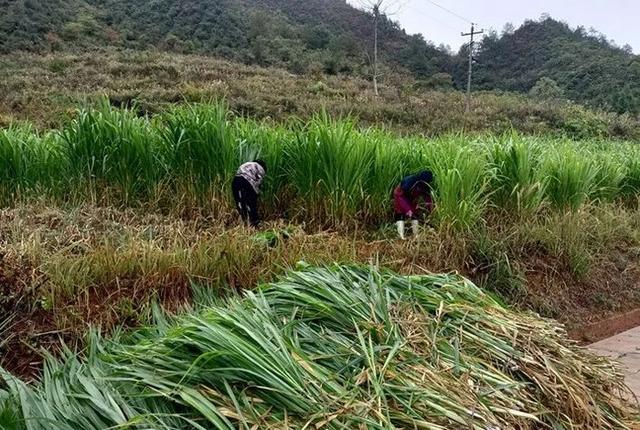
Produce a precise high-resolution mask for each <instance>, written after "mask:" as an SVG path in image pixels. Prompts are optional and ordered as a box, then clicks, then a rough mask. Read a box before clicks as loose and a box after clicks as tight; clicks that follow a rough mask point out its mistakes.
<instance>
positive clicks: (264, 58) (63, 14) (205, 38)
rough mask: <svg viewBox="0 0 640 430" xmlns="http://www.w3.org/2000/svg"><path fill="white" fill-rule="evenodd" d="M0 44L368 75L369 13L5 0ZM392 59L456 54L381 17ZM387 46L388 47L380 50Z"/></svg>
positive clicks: (263, 0) (432, 69)
mask: <svg viewBox="0 0 640 430" xmlns="http://www.w3.org/2000/svg"><path fill="white" fill-rule="evenodd" d="M0 9H3V10H6V11H7V13H5V14H4V15H3V16H0V52H3V53H7V52H11V51H14V50H29V51H37V52H42V51H50V50H57V49H62V48H70V47H74V48H77V47H90V46H95V45H105V44H106V45H115V46H122V47H126V48H132V49H148V48H159V49H162V50H169V51H174V52H181V53H200V54H210V55H216V56H220V57H223V58H226V59H231V60H236V61H242V62H245V63H251V64H259V65H262V66H281V67H287V68H288V69H290V70H292V71H294V72H297V73H302V72H305V71H307V70H308V69H309V68H310V67H312V68H319V69H321V70H322V71H324V72H326V73H329V74H336V73H355V74H365V73H368V72H367V70H366V69H367V67H368V65H369V63H370V62H369V60H368V59H367V58H368V57H367V54H366V53H367V50H368V48H369V45H371V43H372V40H373V37H372V36H373V28H372V19H371V16H370V15H368V14H366V13H364V12H362V11H359V10H357V9H355V8H353V7H351V6H349V5H348V4H347V3H346V2H345V0H308V1H305V2H299V1H295V0H258V1H253V0H251V1H250V0H196V1H189V2H184V1H176V0H154V1H144V2H131V1H126V0H71V1H66V0H2V1H0ZM380 40H381V51H382V56H383V57H386V59H387V60H389V61H388V64H390V65H393V66H395V67H397V66H400V67H403V68H408V69H409V70H411V71H412V72H413V73H415V74H417V75H420V76H431V75H433V74H434V73H437V72H439V71H441V70H449V69H450V68H451V65H450V64H449V63H450V62H451V61H452V58H451V57H450V56H449V55H448V53H446V52H444V51H441V50H438V49H436V48H434V47H432V46H431V45H429V44H427V43H425V41H424V40H423V39H422V38H421V37H419V36H409V35H407V34H406V33H405V32H404V31H403V30H402V29H401V28H399V27H398V26H397V25H396V24H394V23H393V22H391V21H389V20H383V21H382V22H381V24H380ZM391 53H393V57H392V56H391ZM386 54H389V55H386Z"/></svg>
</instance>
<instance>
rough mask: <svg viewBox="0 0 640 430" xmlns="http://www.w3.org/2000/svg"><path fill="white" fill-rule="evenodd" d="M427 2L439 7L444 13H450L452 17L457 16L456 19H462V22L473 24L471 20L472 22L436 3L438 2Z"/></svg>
mask: <svg viewBox="0 0 640 430" xmlns="http://www.w3.org/2000/svg"><path fill="white" fill-rule="evenodd" d="M427 2H429V3H431V4H432V5H434V6H436V7H438V8H440V9H442V10H443V11H445V12H448V13H450V14H451V15H453V16H455V17H456V18H459V19H461V20H463V21H465V22H468V23H469V24H472V22H471V20H470V19H468V18H465V17H464V16H462V15H460V14H459V13H456V12H454V11H452V10H451V9H448V8H446V7H444V6H442V5H440V4H438V3H436V2H434V1H432V0H427Z"/></svg>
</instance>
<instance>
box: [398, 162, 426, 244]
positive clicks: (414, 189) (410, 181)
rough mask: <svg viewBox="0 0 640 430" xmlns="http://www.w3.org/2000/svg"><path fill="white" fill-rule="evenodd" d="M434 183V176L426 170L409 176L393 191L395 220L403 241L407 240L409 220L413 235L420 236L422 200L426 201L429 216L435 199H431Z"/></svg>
mask: <svg viewBox="0 0 640 430" xmlns="http://www.w3.org/2000/svg"><path fill="white" fill-rule="evenodd" d="M432 182H433V174H432V173H431V172H430V171H428V170H425V171H424V172H421V173H418V174H417V175H411V176H407V177H406V178H404V179H403V180H402V181H401V182H400V185H398V186H397V187H396V189H395V190H394V191H393V209H394V212H395V215H394V219H395V221H396V227H397V228H398V235H399V236H400V238H401V239H404V238H405V234H404V227H405V221H407V220H410V221H411V229H412V232H413V234H414V235H417V234H418V230H419V222H418V218H419V216H421V215H422V213H421V208H420V201H421V200H424V204H425V205H424V210H425V211H426V215H429V214H430V213H431V211H432V210H433V199H432V198H431V183H432Z"/></svg>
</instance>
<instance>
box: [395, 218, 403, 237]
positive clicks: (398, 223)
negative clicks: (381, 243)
mask: <svg viewBox="0 0 640 430" xmlns="http://www.w3.org/2000/svg"><path fill="white" fill-rule="evenodd" d="M396 227H397V229H398V236H400V239H402V240H404V221H396Z"/></svg>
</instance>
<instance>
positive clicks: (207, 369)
mask: <svg viewBox="0 0 640 430" xmlns="http://www.w3.org/2000/svg"><path fill="white" fill-rule="evenodd" d="M156 319H157V321H156V324H155V325H153V326H152V327H149V328H146V329H143V330H139V331H137V332H135V333H134V334H128V335H119V336H115V337H113V338H111V339H103V338H100V337H99V336H98V335H96V334H94V335H92V340H91V341H90V342H89V347H88V348H87V349H86V351H84V352H83V353H82V354H80V355H77V354H75V353H72V352H71V351H68V352H67V353H66V354H65V356H64V357H63V358H62V359H54V358H51V357H50V358H48V360H47V361H46V364H45V367H44V370H43V373H42V376H41V380H40V381H38V382H36V383H34V384H26V383H23V382H21V381H19V380H17V379H16V378H13V377H12V376H11V375H9V374H7V373H6V372H3V373H2V375H1V377H2V382H1V384H2V385H0V386H1V387H2V389H1V390H0V427H2V428H4V429H29V430H40V429H43V430H44V429H47V430H50V429H65V430H67V429H106V428H127V429H214V428H215V429H397V428H407V429H483V430H486V429H537V428H551V429H578V428H580V429H623V428H628V426H629V425H630V420H631V419H632V414H633V413H634V412H633V410H632V409H631V408H630V406H629V405H628V404H627V403H625V401H623V400H622V397H623V396H625V395H627V394H628V393H627V392H626V387H625V385H624V383H623V376H622V374H621V372H620V371H619V370H618V369H617V368H616V367H615V366H614V365H613V364H612V363H610V362H609V361H608V360H606V359H604V358H599V357H596V356H594V355H592V354H590V353H588V352H587V351H585V350H583V349H581V348H579V347H577V346H575V345H574V344H572V343H571V342H570V341H569V340H568V339H567V337H566V335H565V332H564V331H563V329H562V328H561V327H559V326H558V325H557V324H556V323H554V322H552V321H548V320H542V319H540V318H539V317H537V316H535V315H533V314H526V313H519V312H514V311H510V310H508V309H505V308H504V307H502V306H501V305H499V304H498V303H496V302H495V301H494V300H493V299H491V298H490V297H489V296H487V295H486V294H484V293H483V292H482V291H481V290H480V289H478V288H477V287H476V286H474V285H473V284H472V283H470V282H469V281H467V280H465V279H464V278H461V277H459V276H455V275H428V276H409V277H407V276H399V275H397V274H395V273H393V272H390V271H386V270H381V269H378V268H375V267H354V266H348V267H345V266H333V267H323V268H303V269H301V270H299V271H296V272H292V273H289V274H288V275H286V276H284V277H283V278H281V279H280V280H279V281H278V282H275V283H273V284H269V285H264V286H262V287H260V288H259V289H257V290H255V291H253V292H247V293H246V294H245V296H244V297H242V298H232V299H229V300H226V301H224V302H218V303H213V304H209V305H207V306H202V307H200V308H198V309H194V310H193V311H191V312H189V313H188V314H186V315H182V316H179V317H175V318H172V319H168V318H166V317H162V316H160V315H158V316H157V318H156Z"/></svg>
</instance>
